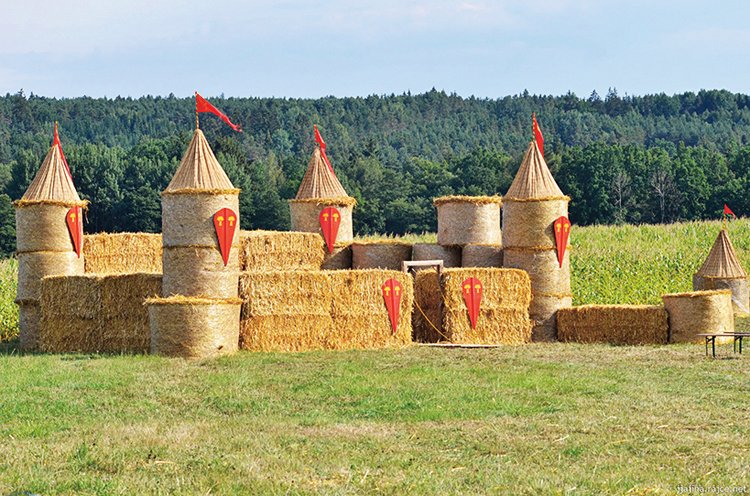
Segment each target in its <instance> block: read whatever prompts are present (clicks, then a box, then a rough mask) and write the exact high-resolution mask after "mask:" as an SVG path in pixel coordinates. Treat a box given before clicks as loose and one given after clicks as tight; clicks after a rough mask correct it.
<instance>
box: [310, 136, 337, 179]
mask: <svg viewBox="0 0 750 496" xmlns="http://www.w3.org/2000/svg"><path fill="white" fill-rule="evenodd" d="M313 130H314V131H315V141H317V142H318V145H319V146H320V154H321V155H322V156H323V162H325V163H326V165H327V166H328V170H329V171H331V174H333V175H334V176H335V175H336V173H335V172H333V166H332V165H331V161H330V160H328V155H327V154H326V142H325V141H323V136H321V135H320V131H318V126H317V124H313Z"/></svg>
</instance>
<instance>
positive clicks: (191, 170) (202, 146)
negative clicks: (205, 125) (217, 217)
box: [164, 129, 236, 193]
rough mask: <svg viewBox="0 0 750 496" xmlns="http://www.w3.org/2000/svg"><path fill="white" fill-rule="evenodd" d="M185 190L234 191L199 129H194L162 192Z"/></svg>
mask: <svg viewBox="0 0 750 496" xmlns="http://www.w3.org/2000/svg"><path fill="white" fill-rule="evenodd" d="M185 190H187V191H195V190H198V191H216V192H228V191H232V192H235V191H236V190H235V187H234V186H232V181H230V180H229V177H227V174H226V172H224V169H222V168H221V165H219V161H218V160H216V157H215V156H214V152H213V151H212V150H211V147H210V146H209V144H208V141H206V137H205V136H204V135H203V131H201V130H200V129H196V130H195V134H193V139H192V140H191V141H190V145H188V149H187V151H186V152H185V155H184V156H183V157H182V162H180V166H179V167H178V168H177V172H175V173H174V177H173V178H172V182H170V183H169V186H167V189H165V190H164V192H165V193H175V192H179V191H185Z"/></svg>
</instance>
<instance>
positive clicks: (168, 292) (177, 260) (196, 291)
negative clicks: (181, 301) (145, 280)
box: [162, 244, 240, 298]
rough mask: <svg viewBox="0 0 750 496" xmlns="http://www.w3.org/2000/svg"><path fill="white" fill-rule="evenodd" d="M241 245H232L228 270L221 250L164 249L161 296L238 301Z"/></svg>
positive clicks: (197, 248)
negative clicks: (234, 299) (231, 299)
mask: <svg viewBox="0 0 750 496" xmlns="http://www.w3.org/2000/svg"><path fill="white" fill-rule="evenodd" d="M239 252H240V246H239V244H237V245H234V246H232V249H231V251H230V257H229V262H228V263H227V265H226V267H225V266H224V260H223V259H222V257H221V252H220V251H219V248H218V247H208V246H205V247H204V246H174V247H165V248H164V252H163V254H162V257H163V258H162V265H163V267H164V275H163V278H162V295H163V296H172V295H183V296H195V297H198V296H202V297H205V298H235V297H237V289H238V284H239V282H238V281H239V270H240V260H239V255H240V253H239Z"/></svg>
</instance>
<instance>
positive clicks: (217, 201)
mask: <svg viewBox="0 0 750 496" xmlns="http://www.w3.org/2000/svg"><path fill="white" fill-rule="evenodd" d="M222 208H230V209H232V210H233V211H234V212H235V213H236V214H237V215H238V216H239V214H240V205H239V196H238V195H237V194H201V193H185V194H169V193H162V197H161V209H162V212H161V228H162V231H163V232H162V243H163V245H164V246H165V247H167V246H191V245H202V246H217V247H218V245H217V239H216V228H215V227H214V214H215V213H216V212H218V211H219V210H221V209H222ZM239 221H240V220H239V218H238V219H237V226H236V229H235V231H234V238H233V239H232V245H237V244H239V239H240V226H239Z"/></svg>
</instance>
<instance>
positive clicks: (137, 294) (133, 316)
mask: <svg viewBox="0 0 750 496" xmlns="http://www.w3.org/2000/svg"><path fill="white" fill-rule="evenodd" d="M160 292H161V275H160V274H149V273H137V274H111V275H82V276H54V277H45V278H44V280H43V282H42V299H41V305H42V312H41V325H40V329H39V347H40V349H42V350H43V351H47V352H53V353H73V352H83V353H148V350H149V346H150V341H151V330H150V327H149V320H148V309H147V308H146V307H145V306H144V305H143V303H144V301H145V300H146V299H147V298H150V297H154V296H156V295H158V294H159V293H160ZM71 295H74V297H71Z"/></svg>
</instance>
